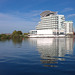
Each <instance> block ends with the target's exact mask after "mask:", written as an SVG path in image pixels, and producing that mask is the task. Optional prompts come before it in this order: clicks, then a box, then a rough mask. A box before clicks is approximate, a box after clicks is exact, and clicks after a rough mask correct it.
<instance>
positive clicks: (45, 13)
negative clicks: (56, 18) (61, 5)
mask: <svg viewBox="0 0 75 75" xmlns="http://www.w3.org/2000/svg"><path fill="white" fill-rule="evenodd" d="M51 14H53V15H55V14H57V12H53V11H49V10H47V11H44V12H42V13H41V14H40V15H41V17H45V16H49V15H51Z"/></svg>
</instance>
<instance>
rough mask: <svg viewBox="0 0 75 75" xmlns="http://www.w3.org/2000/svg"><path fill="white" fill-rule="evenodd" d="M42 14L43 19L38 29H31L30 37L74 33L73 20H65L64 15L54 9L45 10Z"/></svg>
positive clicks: (58, 35) (59, 35)
mask: <svg viewBox="0 0 75 75" xmlns="http://www.w3.org/2000/svg"><path fill="white" fill-rule="evenodd" d="M40 15H41V21H40V22H39V23H38V25H37V26H36V30H31V31H30V36H29V37H61V36H65V34H66V33H71V34H73V27H72V26H73V22H68V21H67V22H65V17H64V15H58V14H57V12H52V11H44V12H42V13H41V14H40Z"/></svg>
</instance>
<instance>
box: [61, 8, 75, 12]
mask: <svg viewBox="0 0 75 75" xmlns="http://www.w3.org/2000/svg"><path fill="white" fill-rule="evenodd" d="M72 10H74V9H73V8H65V9H64V10H62V12H69V11H72Z"/></svg>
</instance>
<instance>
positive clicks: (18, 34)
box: [0, 30, 28, 40]
mask: <svg viewBox="0 0 75 75" xmlns="http://www.w3.org/2000/svg"><path fill="white" fill-rule="evenodd" d="M19 38H28V33H22V31H16V30H15V31H13V33H12V34H0V40H2V39H19Z"/></svg>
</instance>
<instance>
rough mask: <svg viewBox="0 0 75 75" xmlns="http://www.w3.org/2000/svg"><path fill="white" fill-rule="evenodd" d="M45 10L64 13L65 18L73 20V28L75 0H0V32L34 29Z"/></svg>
mask: <svg viewBox="0 0 75 75" xmlns="http://www.w3.org/2000/svg"><path fill="white" fill-rule="evenodd" d="M45 10H51V11H58V14H63V15H65V18H66V20H70V21H73V22H74V25H73V26H74V29H75V18H74V17H75V0H0V33H12V32H13V31H14V30H21V31H22V32H28V31H29V30H33V29H35V26H36V25H37V24H38V21H40V13H41V12H42V11H45Z"/></svg>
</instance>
